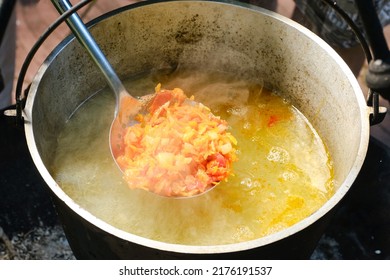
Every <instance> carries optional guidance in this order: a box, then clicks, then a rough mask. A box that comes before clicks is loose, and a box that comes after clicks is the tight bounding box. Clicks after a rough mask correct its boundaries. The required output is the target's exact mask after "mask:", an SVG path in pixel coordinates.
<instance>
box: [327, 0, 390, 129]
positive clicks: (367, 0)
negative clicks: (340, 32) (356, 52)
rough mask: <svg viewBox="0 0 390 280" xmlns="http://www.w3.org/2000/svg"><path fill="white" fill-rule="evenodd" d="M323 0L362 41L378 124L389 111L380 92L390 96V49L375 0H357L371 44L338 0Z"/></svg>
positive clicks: (373, 114)
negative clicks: (382, 100) (380, 99)
mask: <svg viewBox="0 0 390 280" xmlns="http://www.w3.org/2000/svg"><path fill="white" fill-rule="evenodd" d="M322 1H323V2H324V3H325V4H327V5H328V6H329V7H331V8H332V9H333V10H335V12H336V13H337V14H338V15H339V16H340V17H342V18H343V19H344V20H345V21H346V23H347V24H348V26H349V27H350V28H351V29H352V31H353V32H354V34H355V35H356V37H357V38H358V40H359V42H360V44H361V47H362V49H363V51H364V54H365V56H366V59H367V62H368V65H369V68H368V73H367V76H366V84H367V86H368V87H369V92H368V98H367V106H369V107H372V108H371V109H372V110H371V113H370V125H375V124H378V123H380V122H382V121H383V119H384V118H385V116H386V112H387V108H386V107H381V106H379V95H381V96H382V97H383V98H385V99H387V100H390V52H389V50H388V47H387V43H386V40H385V37H384V34H383V29H382V25H381V24H380V21H379V18H378V14H377V12H376V9H375V7H374V4H373V1H371V0H355V4H356V7H357V10H358V13H359V16H360V19H361V20H362V22H363V29H364V30H363V31H364V32H365V34H366V37H367V39H368V41H369V44H368V43H367V40H366V38H365V37H364V35H363V34H362V31H361V30H360V29H359V27H357V25H356V24H355V22H354V21H353V20H352V19H351V17H350V16H349V15H348V14H347V13H346V12H345V11H344V10H343V9H341V8H340V7H339V6H338V5H337V2H336V1H333V0H322ZM373 58H374V59H373Z"/></svg>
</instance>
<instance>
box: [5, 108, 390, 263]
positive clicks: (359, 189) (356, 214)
mask: <svg viewBox="0 0 390 280" xmlns="http://www.w3.org/2000/svg"><path fill="white" fill-rule="evenodd" d="M389 179H390V150H389V149H388V148H387V146H386V145H384V144H383V143H381V142H379V141H378V140H376V139H374V138H371V140H370V146H369V151H368V153H367V157H366V161H365V163H364V166H363V168H362V170H361V172H360V174H359V176H358V178H357V180H356V182H355V184H354V185H353V187H352V189H351V191H350V192H349V193H348V195H347V196H346V197H345V199H344V200H343V201H342V203H340V206H339V209H338V210H337V212H336V214H335V216H334V218H333V220H332V222H331V224H330V225H329V227H328V229H327V230H326V232H325V233H324V234H323V236H322V238H321V240H320V241H319V243H318V246H317V248H316V250H315V251H314V252H313V255H312V256H311V259H363V260H375V259H390V214H389V209H390V181H389ZM0 199H1V202H0V260H1V259H73V258H74V256H73V254H72V251H71V250H70V248H69V245H68V243H67V240H66V238H65V235H64V233H63V231H62V228H61V226H60V225H59V222H58V219H57V216H56V212H55V209H54V207H53V205H52V202H51V199H50V197H49V192H48V190H47V189H46V186H45V183H44V181H43V179H42V178H41V177H40V175H39V173H38V171H37V170H36V168H35V166H34V164H33V162H32V159H31V157H30V155H29V151H28V148H27V144H26V140H25V136H24V130H23V128H22V127H17V126H16V125H15V119H14V118H11V117H5V116H4V115H3V113H2V112H1V114H0Z"/></svg>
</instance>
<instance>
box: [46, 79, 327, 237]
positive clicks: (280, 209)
mask: <svg viewBox="0 0 390 280" xmlns="http://www.w3.org/2000/svg"><path fill="white" fill-rule="evenodd" d="M158 82H162V85H163V87H165V88H174V87H180V88H182V89H183V90H184V92H185V93H187V94H188V95H194V96H195V98H196V100H199V101H200V102H202V103H204V104H205V105H206V106H208V107H210V108H211V109H212V110H213V112H214V114H218V115H220V116H221V117H222V118H224V119H226V120H227V121H228V123H229V125H230V130H231V132H232V134H233V135H234V136H235V137H236V139H237V141H238V147H237V148H238V151H237V154H238V161H237V162H235V163H234V175H233V176H231V177H230V178H229V180H228V181H227V182H221V183H220V184H219V185H218V186H217V187H216V188H215V189H214V190H213V191H211V192H208V193H206V194H204V195H202V196H199V197H196V198H192V199H183V200H175V199H167V198H162V197H159V196H156V195H153V194H150V193H147V192H145V191H141V190H129V189H128V188H127V186H126V184H125V183H124V182H123V180H122V177H121V176H122V174H121V173H120V172H119V170H118V168H117V167H116V165H115V163H114V161H113V160H112V158H111V154H110V151H109V146H108V131H109V126H110V124H111V121H112V115H113V108H114V96H113V94H112V93H111V91H109V90H108V89H107V90H103V91H101V92H99V93H98V94H96V95H95V96H94V97H93V98H91V100H89V101H88V102H86V103H85V104H84V105H83V106H81V107H80V109H79V110H78V111H77V112H76V113H75V114H74V115H73V116H72V118H71V119H70V120H69V122H68V124H67V126H66V127H65V128H64V130H63V132H62V134H61V135H60V137H59V139H58V149H57V151H56V155H55V159H54V164H53V166H52V170H51V172H52V174H53V177H54V178H55V179H56V181H57V182H58V183H59V185H60V186H61V187H62V188H63V190H64V191H65V192H66V193H67V194H68V195H69V196H70V197H71V198H72V199H73V200H75V202H76V203H78V204H79V205H80V206H81V207H83V208H85V209H86V210H88V211H89V212H90V213H92V214H93V215H95V216H96V217H98V218H100V219H102V220H104V221H106V222H107V223H109V224H111V225H113V226H115V227H117V228H119V229H122V230H124V231H128V232H130V233H133V234H136V235H139V236H143V237H146V238H150V239H155V240H160V241H163V242H168V243H178V244H188V245H218V244H228V243H237V242H242V241H247V240H251V239H255V238H259V237H262V236H265V235H267V234H270V233H273V232H277V231H279V230H282V229H284V228H286V227H289V226H291V225H293V224H294V223H296V222H298V221H299V220H301V219H304V218H305V217H307V216H309V215H310V214H312V213H313V212H315V211H316V210H317V209H319V208H320V207H321V206H322V205H323V204H324V203H325V202H326V201H327V200H328V199H329V198H330V197H331V196H332V195H333V184H332V182H333V170H332V166H331V164H329V162H331V160H330V158H329V155H328V153H327V151H326V148H325V146H324V144H323V143H322V141H321V139H320V137H319V136H318V135H317V134H316V132H315V131H314V130H313V129H312V127H311V126H310V124H309V123H308V122H307V120H306V119H305V118H304V117H303V116H302V114H300V113H299V112H298V111H297V110H296V109H295V108H294V107H293V106H291V105H290V104H289V103H288V102H286V101H285V100H283V99H282V98H280V97H279V96H277V95H276V94H273V93H271V92H269V91H267V90H266V89H264V88H263V87H262V85H260V86H259V85H258V84H256V82H253V81H247V80H240V79H236V78H234V77H233V76H229V75H227V74H226V73H198V72H197V73H186V72H181V73H175V74H172V75H171V76H170V77H165V76H164V80H160V79H159V77H157V78H155V77H152V76H145V77H142V78H137V79H136V80H134V79H133V80H129V81H128V88H137V91H139V92H142V91H144V92H145V93H150V92H152V91H153V89H154V86H155V85H156V84H157V83H158ZM210 96H213V98H210ZM91 118H93V119H94V125H93V126H88V127H86V126H85V123H88V122H87V120H90V119H91ZM318 170H320V171H318Z"/></svg>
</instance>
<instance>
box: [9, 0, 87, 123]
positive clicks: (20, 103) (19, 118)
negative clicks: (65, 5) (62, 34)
mask: <svg viewBox="0 0 390 280" xmlns="http://www.w3.org/2000/svg"><path fill="white" fill-rule="evenodd" d="M92 1H93V0H83V1H80V2H79V3H77V4H76V5H74V6H73V7H72V8H71V9H69V10H68V11H66V12H65V13H63V14H62V15H61V16H60V17H59V18H57V19H56V20H55V21H54V22H53V23H52V24H51V25H50V26H49V27H48V28H47V29H46V30H45V32H43V33H42V35H41V36H40V37H39V39H38V40H37V41H36V42H35V44H34V45H33V47H32V48H31V50H30V51H29V52H28V54H27V56H26V58H25V60H24V61H23V64H22V67H21V69H20V73H19V76H18V80H17V82H16V89H15V99H16V122H17V124H18V125H23V123H24V119H23V114H22V111H23V109H24V105H25V101H26V97H27V92H28V88H27V89H26V90H25V94H24V95H23V94H22V91H23V82H24V79H25V77H26V73H27V70H28V67H29V66H30V63H31V61H32V60H33V58H34V56H35V54H36V53H37V51H38V50H39V48H40V47H41V45H42V44H43V43H44V42H45V40H46V39H47V38H48V37H49V36H50V35H51V33H53V31H54V30H56V28H57V27H58V26H59V25H60V24H61V23H63V22H64V21H65V20H66V19H67V18H68V17H69V16H70V15H71V14H73V13H74V12H76V11H78V10H79V9H81V8H82V7H84V6H85V5H87V4H89V3H90V2H92Z"/></svg>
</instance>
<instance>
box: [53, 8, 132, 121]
mask: <svg viewBox="0 0 390 280" xmlns="http://www.w3.org/2000/svg"><path fill="white" fill-rule="evenodd" d="M52 3H53V4H54V6H55V7H56V9H57V10H58V12H59V13H60V14H62V13H64V12H66V11H67V10H69V9H70V8H72V4H71V3H70V2H69V1H68V0H52ZM66 23H67V24H68V26H69V28H70V29H71V31H72V33H73V34H74V36H75V37H76V38H77V39H78V41H79V42H80V43H81V45H82V46H83V47H84V48H85V49H86V50H87V51H88V53H89V55H90V56H91V58H92V59H93V61H94V62H95V64H96V65H97V66H98V67H99V68H100V70H101V71H102V73H103V74H104V76H105V78H106V80H107V82H108V84H109V86H110V87H111V89H112V90H113V91H114V93H115V97H116V99H117V102H116V104H117V106H116V108H115V116H116V115H117V113H118V109H119V108H118V104H119V98H120V96H121V94H127V91H126V89H125V87H124V85H123V84H122V82H121V80H120V79H119V77H118V75H117V74H116V73H115V71H114V69H113V68H112V66H111V64H110V63H109V62H108V60H107V58H106V56H105V55H104V54H103V52H102V50H101V49H100V48H99V46H98V44H97V43H96V41H95V39H94V38H93V37H92V35H91V33H90V32H89V31H88V28H87V27H86V26H85V24H84V23H83V21H82V20H81V18H80V17H79V15H78V14H77V13H73V14H72V15H70V16H69V18H68V19H67V20H66Z"/></svg>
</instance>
